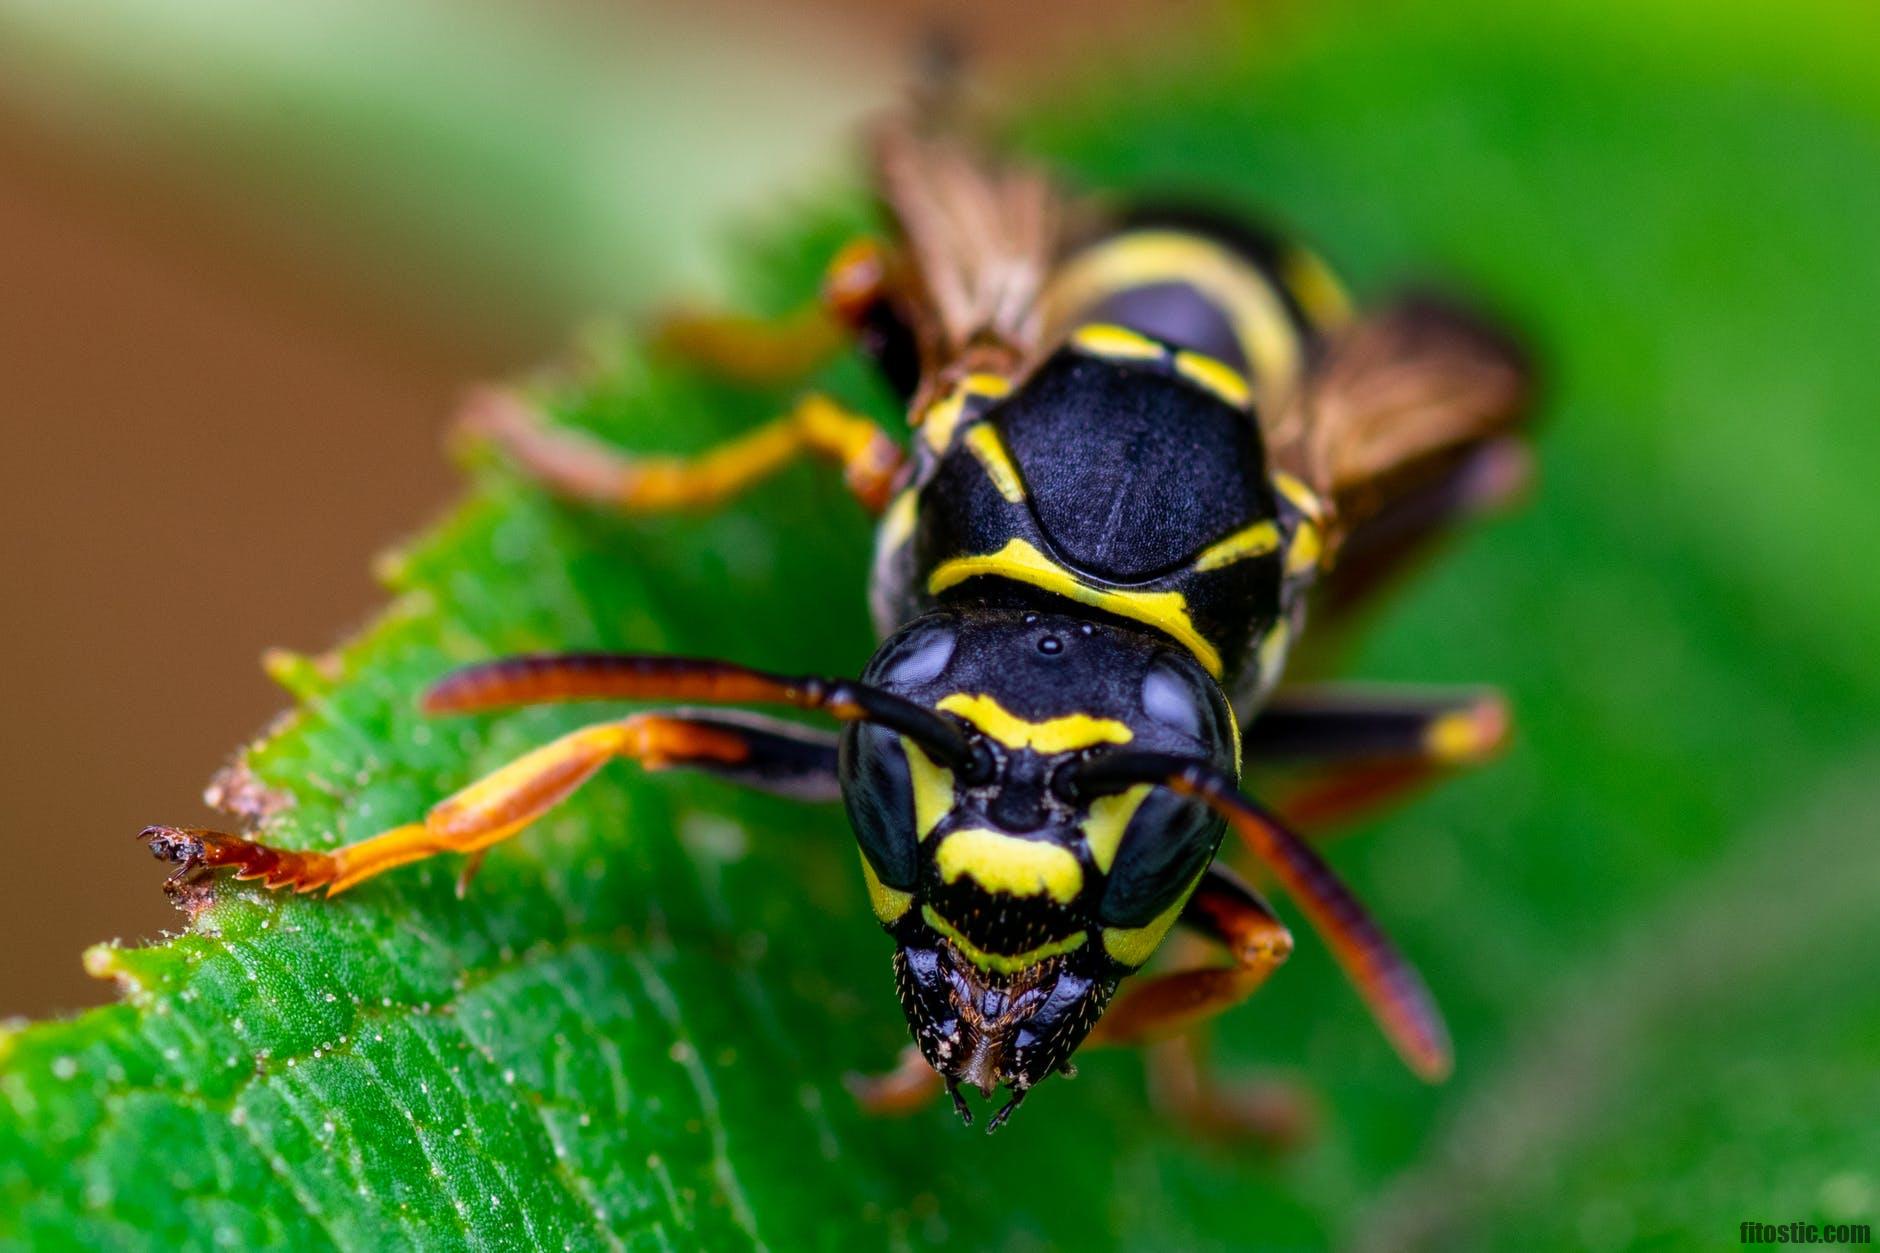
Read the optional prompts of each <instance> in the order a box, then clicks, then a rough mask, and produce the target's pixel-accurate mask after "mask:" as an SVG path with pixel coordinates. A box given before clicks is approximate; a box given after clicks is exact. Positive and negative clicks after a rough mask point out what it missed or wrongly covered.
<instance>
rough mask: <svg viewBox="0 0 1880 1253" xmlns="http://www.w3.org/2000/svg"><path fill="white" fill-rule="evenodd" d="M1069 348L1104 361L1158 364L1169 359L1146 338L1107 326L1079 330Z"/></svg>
mask: <svg viewBox="0 0 1880 1253" xmlns="http://www.w3.org/2000/svg"><path fill="white" fill-rule="evenodd" d="M1071 346H1072V347H1073V348H1076V349H1077V350H1078V351H1079V352H1087V353H1089V354H1090V355H1091V356H1093V357H1102V358H1103V359H1104V360H1106V361H1160V360H1162V358H1163V357H1165V356H1167V355H1168V350H1167V349H1166V348H1164V347H1162V345H1160V344H1158V343H1156V342H1155V341H1154V340H1153V339H1150V338H1149V337H1148V336H1147V335H1141V334H1138V333H1137V332H1135V331H1132V330H1130V329H1129V328H1128V327H1126V326H1113V325H1111V324H1110V323H1108V322H1092V323H1090V324H1089V325H1088V326H1080V327H1078V328H1077V332H1076V333H1075V334H1074V335H1072V336H1071Z"/></svg>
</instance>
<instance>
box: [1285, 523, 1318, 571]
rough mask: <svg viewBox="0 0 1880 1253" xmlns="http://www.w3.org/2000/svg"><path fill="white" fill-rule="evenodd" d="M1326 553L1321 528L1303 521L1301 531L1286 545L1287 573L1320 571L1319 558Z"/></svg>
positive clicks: (1294, 534) (1295, 532)
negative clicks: (1320, 534)
mask: <svg viewBox="0 0 1880 1253" xmlns="http://www.w3.org/2000/svg"><path fill="white" fill-rule="evenodd" d="M1324 551H1325V546H1324V544H1323V543H1322V542H1321V541H1320V539H1319V528H1318V527H1316V526H1314V525H1313V524H1312V523H1310V522H1307V521H1304V520H1301V521H1300V523H1299V529H1298V530H1296V531H1294V532H1293V537H1292V543H1290V544H1288V545H1286V573H1287V574H1289V575H1292V574H1304V573H1305V572H1306V571H1308V570H1316V569H1318V565H1319V557H1320V556H1321V555H1322V554H1323V553H1324Z"/></svg>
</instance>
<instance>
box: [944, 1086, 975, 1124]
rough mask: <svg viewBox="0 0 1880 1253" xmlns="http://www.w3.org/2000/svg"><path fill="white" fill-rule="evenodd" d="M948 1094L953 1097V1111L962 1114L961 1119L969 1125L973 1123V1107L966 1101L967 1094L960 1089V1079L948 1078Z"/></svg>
mask: <svg viewBox="0 0 1880 1253" xmlns="http://www.w3.org/2000/svg"><path fill="white" fill-rule="evenodd" d="M947 1095H948V1096H950V1097H952V1098H953V1112H954V1113H956V1114H958V1115H959V1116H960V1121H961V1122H963V1123H965V1124H966V1125H967V1126H968V1127H970V1126H972V1125H973V1107H972V1106H970V1105H968V1104H967V1103H966V1094H965V1093H964V1092H961V1091H960V1083H959V1080H957V1079H953V1078H949V1079H948V1080H947Z"/></svg>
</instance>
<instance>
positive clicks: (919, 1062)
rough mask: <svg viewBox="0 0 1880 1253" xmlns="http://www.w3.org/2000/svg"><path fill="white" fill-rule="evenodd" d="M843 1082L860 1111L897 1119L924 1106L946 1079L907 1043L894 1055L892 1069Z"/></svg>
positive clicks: (936, 1093)
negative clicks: (853, 1095) (897, 1055)
mask: <svg viewBox="0 0 1880 1253" xmlns="http://www.w3.org/2000/svg"><path fill="white" fill-rule="evenodd" d="M846 1082H847V1083H848V1088H849V1091H850V1092H852V1093H854V1094H855V1101H856V1104H858V1105H860V1106H861V1107H862V1109H863V1110H864V1111H866V1112H867V1113H870V1114H875V1115H878V1116H880V1117H884V1118H901V1117H905V1116H906V1115H908V1114H914V1113H918V1112H919V1111H921V1110H923V1109H925V1108H926V1107H927V1106H928V1105H929V1104H930V1103H931V1102H932V1101H933V1099H934V1098H935V1097H936V1096H939V1095H940V1091H941V1089H942V1088H944V1087H945V1086H946V1081H945V1080H943V1079H942V1078H941V1077H940V1072H939V1071H937V1070H935V1069H934V1068H933V1067H932V1066H929V1065H928V1064H927V1059H926V1058H925V1057H923V1056H921V1052H920V1047H919V1046H918V1045H914V1044H910V1045H908V1046H907V1047H906V1048H904V1049H902V1050H901V1055H900V1056H899V1057H897V1058H895V1061H894V1069H893V1070H890V1071H888V1072H886V1073H885V1074H879V1075H850V1076H848V1078H847V1080H846Z"/></svg>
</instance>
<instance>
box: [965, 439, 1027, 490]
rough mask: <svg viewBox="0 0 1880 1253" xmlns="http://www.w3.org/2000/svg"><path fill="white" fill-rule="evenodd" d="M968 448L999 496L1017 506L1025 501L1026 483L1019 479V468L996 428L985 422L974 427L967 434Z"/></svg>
mask: <svg viewBox="0 0 1880 1253" xmlns="http://www.w3.org/2000/svg"><path fill="white" fill-rule="evenodd" d="M966 448H967V451H969V452H971V453H972V454H973V456H975V457H977V458H978V459H979V464H980V465H982V466H984V467H985V470H986V477H987V478H989V479H991V480H992V485H993V486H994V487H996V488H998V489H999V495H1001V496H1003V497H1005V498H1006V499H1007V500H1009V501H1011V502H1012V503H1013V504H1015V505H1016V504H1018V503H1020V502H1021V501H1023V500H1024V499H1025V482H1024V480H1023V479H1021V478H1019V477H1018V467H1017V466H1015V465H1013V464H1012V454H1011V453H1009V452H1007V451H1006V449H1005V441H1004V440H1003V439H1001V438H999V432H998V430H997V429H996V428H994V427H991V426H988V425H986V424H985V423H983V422H982V423H980V424H978V425H976V426H974V427H973V429H972V430H970V431H968V432H966Z"/></svg>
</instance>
